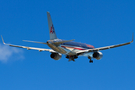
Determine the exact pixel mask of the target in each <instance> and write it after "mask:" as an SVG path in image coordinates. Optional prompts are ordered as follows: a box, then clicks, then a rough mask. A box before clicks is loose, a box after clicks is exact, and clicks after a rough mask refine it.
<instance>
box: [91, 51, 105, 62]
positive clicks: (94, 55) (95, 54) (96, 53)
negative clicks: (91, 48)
mask: <svg viewBox="0 0 135 90" xmlns="http://www.w3.org/2000/svg"><path fill="white" fill-rule="evenodd" d="M102 57H103V54H102V53H101V52H94V53H93V58H95V59H97V60H100V59H101V58H102Z"/></svg>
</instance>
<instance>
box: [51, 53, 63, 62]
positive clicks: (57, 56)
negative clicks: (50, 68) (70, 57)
mask: <svg viewBox="0 0 135 90" xmlns="http://www.w3.org/2000/svg"><path fill="white" fill-rule="evenodd" d="M50 57H51V58H52V59H54V60H59V59H61V57H62V55H61V54H60V53H52V54H51V55H50Z"/></svg>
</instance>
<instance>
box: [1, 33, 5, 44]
mask: <svg viewBox="0 0 135 90" xmlns="http://www.w3.org/2000/svg"><path fill="white" fill-rule="evenodd" d="M1 38H2V42H3V44H5V42H4V39H3V37H2V35H1Z"/></svg>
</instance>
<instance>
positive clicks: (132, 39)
mask: <svg viewBox="0 0 135 90" xmlns="http://www.w3.org/2000/svg"><path fill="white" fill-rule="evenodd" d="M133 41H134V33H133V34H132V41H131V42H133Z"/></svg>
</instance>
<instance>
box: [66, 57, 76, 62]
mask: <svg viewBox="0 0 135 90" xmlns="http://www.w3.org/2000/svg"><path fill="white" fill-rule="evenodd" d="M66 58H68V59H69V60H68V61H69V62H70V61H74V62H75V59H76V58H78V57H77V56H66Z"/></svg>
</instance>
